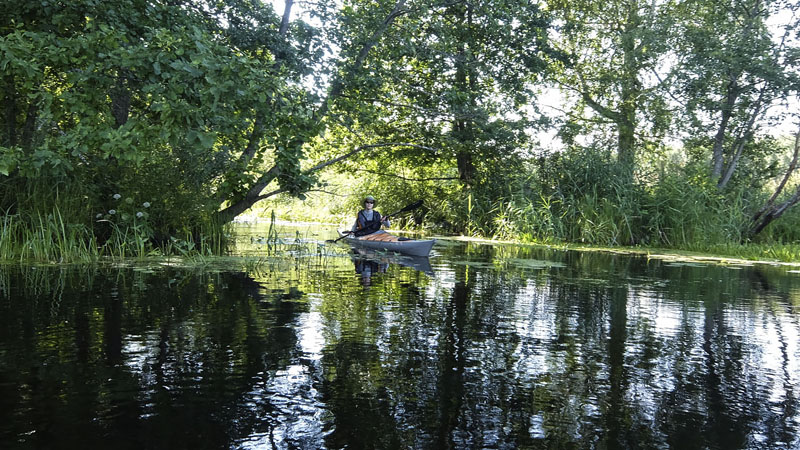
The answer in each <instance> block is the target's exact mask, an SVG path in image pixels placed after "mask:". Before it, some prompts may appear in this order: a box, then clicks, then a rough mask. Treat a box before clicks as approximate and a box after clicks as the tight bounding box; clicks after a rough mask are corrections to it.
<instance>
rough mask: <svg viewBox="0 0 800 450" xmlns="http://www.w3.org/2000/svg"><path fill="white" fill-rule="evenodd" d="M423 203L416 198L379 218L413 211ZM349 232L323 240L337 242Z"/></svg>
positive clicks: (348, 234)
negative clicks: (412, 201) (401, 207)
mask: <svg viewBox="0 0 800 450" xmlns="http://www.w3.org/2000/svg"><path fill="white" fill-rule="evenodd" d="M423 203H424V202H423V201H422V200H417V201H415V202H414V203H412V204H410V205H406V206H405V207H404V208H403V209H400V210H398V211H395V212H393V213H391V214H387V215H385V216H383V217H382V218H381V219H388V218H389V217H394V216H396V215H398V214H402V213H404V212H409V211H413V210H415V209H417V208H419V207H420V206H422V204H423ZM375 231H378V230H375ZM351 234H353V232H352V231H348V232H346V233H345V234H343V235H342V236H341V237H339V238H336V239H328V240H326V241H325V242H330V243H335V242H339V241H340V240H341V239H344V238H346V237H347V236H350V235H351Z"/></svg>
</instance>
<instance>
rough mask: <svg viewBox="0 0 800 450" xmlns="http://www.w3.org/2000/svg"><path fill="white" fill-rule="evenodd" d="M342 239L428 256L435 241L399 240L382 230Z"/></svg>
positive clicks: (365, 245) (350, 242)
mask: <svg viewBox="0 0 800 450" xmlns="http://www.w3.org/2000/svg"><path fill="white" fill-rule="evenodd" d="M344 235H345V233H344V232H342V231H341V230H339V236H344ZM344 240H345V241H347V242H348V243H349V244H352V245H354V246H358V247H363V248H369V249H372V250H384V251H390V252H397V253H403V254H405V255H410V256H428V255H429V254H430V252H431V249H432V248H433V244H434V243H435V242H436V240H435V239H409V240H405V241H401V240H399V238H398V237H397V236H395V235H393V234H389V233H387V232H385V231H382V230H381V231H377V232H375V233H372V234H368V235H366V236H361V237H354V236H347V237H345V238H344Z"/></svg>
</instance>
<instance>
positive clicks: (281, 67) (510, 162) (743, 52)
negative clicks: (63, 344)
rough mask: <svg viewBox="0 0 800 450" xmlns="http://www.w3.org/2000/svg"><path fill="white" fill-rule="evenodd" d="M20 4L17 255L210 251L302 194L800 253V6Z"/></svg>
mask: <svg viewBox="0 0 800 450" xmlns="http://www.w3.org/2000/svg"><path fill="white" fill-rule="evenodd" d="M6 3H7V5H6V6H5V8H4V12H3V15H2V16H0V70H1V71H2V72H0V73H2V81H1V83H2V91H1V92H0V103H1V104H2V108H0V123H2V126H0V210H2V214H3V219H2V221H0V226H2V228H0V255H2V257H0V259H12V258H36V259H49V260H59V259H70V258H75V257H77V256H79V255H83V256H86V255H90V256H91V255H94V256H99V255H103V254H111V255H120V256H124V255H142V254H148V253H150V252H153V251H168V252H186V251H192V250H193V249H196V248H197V246H198V245H201V246H202V247H203V248H206V249H208V248H212V247H213V245H207V244H209V243H218V242H219V239H218V236H219V235H220V230H221V226H222V225H224V224H226V223H229V222H230V221H232V220H234V219H235V218H236V217H237V216H239V215H241V214H243V213H245V212H246V211H247V210H248V209H249V208H251V207H253V206H255V205H257V204H258V203H259V202H262V201H263V200H270V201H273V200H277V201H282V202H285V201H287V199H295V200H298V199H299V200H300V201H302V200H305V199H306V195H307V194H308V193H309V192H328V193H330V192H334V193H338V194H350V195H347V196H345V195H339V196H327V197H325V201H324V203H325V204H326V205H327V206H331V208H328V209H326V211H332V214H335V213H337V212H341V211H345V210H346V211H352V210H353V208H355V207H356V205H357V203H358V202H359V200H358V199H359V197H360V195H362V194H363V193H365V192H370V193H372V194H373V195H376V196H378V197H379V199H380V200H381V203H382V208H383V209H384V210H391V209H395V207H396V208H397V209H399V208H400V207H402V206H403V205H404V204H406V203H408V202H409V199H416V198H423V199H425V200H426V205H427V206H426V208H425V210H421V211H417V213H416V214H415V215H414V217H413V219H414V220H413V221H412V220H409V223H408V225H409V226H420V227H431V228H434V229H437V231H439V232H442V231H445V232H453V233H466V234H471V235H481V236H491V237H501V238H513V239H522V240H529V241H547V242H561V241H567V242H582V243H592V244H599V245H647V246H661V247H672V248H687V249H708V248H713V247H714V246H739V245H741V244H746V243H750V242H761V243H765V244H768V245H771V244H792V243H796V242H797V241H798V240H800V231H798V229H799V227H797V226H796V225H797V223H798V214H800V213H798V212H797V209H796V208H793V206H794V205H795V204H796V203H798V201H800V180H798V177H797V174H796V173H795V170H796V168H797V161H798V154H800V144H798V140H797V139H795V136H793V135H794V134H795V133H794V132H793V131H791V130H789V129H787V128H780V130H788V131H783V132H778V131H776V130H779V128H778V126H779V125H781V124H787V123H789V124H791V123H793V120H796V118H797V117H796V114H797V112H796V109H797V108H796V105H797V97H798V90H799V89H800V74H799V73H798V72H799V71H798V67H800V35H799V34H798V30H800V27H798V15H799V14H800V10H799V9H800V8H799V7H798V5H797V4H796V3H795V2H788V1H782V0H674V1H660V2H644V1H641V0H605V1H602V2H600V1H595V0H578V1H570V2H565V1H561V0H542V1H541V2H534V1H532V0H520V1H515V2H505V1H499V0H484V1H478V0H463V1H442V2H439V1H433V2H431V1H421V0H395V1H362V0H345V1H343V2H341V3H340V4H338V5H336V4H334V3H335V2H318V4H305V3H304V4H301V5H299V6H301V7H302V8H298V5H295V4H294V2H293V1H292V0H285V2H284V4H283V5H281V6H282V10H281V11H278V12H276V11H275V10H274V9H273V7H272V6H271V5H270V4H264V3H262V1H261V0H226V1H212V0H152V1H151V0H120V1H115V2H106V1H101V0H70V1H65V0H62V1H57V0H36V1H30V0H9V1H8V2H6ZM279 13H280V14H279ZM792 114H795V116H794V117H793V116H792ZM796 137H798V138H800V133H797V134H796ZM343 179H356V180H357V182H355V183H354V182H352V181H350V182H347V183H340V181H341V180H343ZM318 202H319V200H318ZM319 216H320V214H319V212H318V213H317V214H315V218H317V219H319V218H320V217H319ZM298 218H299V217H298Z"/></svg>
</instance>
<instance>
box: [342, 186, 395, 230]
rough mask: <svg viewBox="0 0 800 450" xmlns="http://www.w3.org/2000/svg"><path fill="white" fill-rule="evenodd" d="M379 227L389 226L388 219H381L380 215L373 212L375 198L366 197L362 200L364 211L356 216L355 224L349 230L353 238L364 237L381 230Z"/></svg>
mask: <svg viewBox="0 0 800 450" xmlns="http://www.w3.org/2000/svg"><path fill="white" fill-rule="evenodd" d="M381 225H384V226H387V227H388V226H389V219H387V218H386V217H381V213H379V212H378V211H375V198H374V197H373V196H371V195H368V196H366V197H365V198H364V209H362V210H361V211H359V212H358V214H357V215H356V223H354V224H353V228H352V229H351V230H350V231H352V232H353V235H355V236H366V235H368V234H372V233H374V232H376V231H378V230H380V229H381Z"/></svg>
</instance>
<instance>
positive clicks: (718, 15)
mask: <svg viewBox="0 0 800 450" xmlns="http://www.w3.org/2000/svg"><path fill="white" fill-rule="evenodd" d="M796 9H797V5H796V4H789V3H786V2H783V1H781V0H777V1H776V0H729V1H723V2H720V1H704V0H689V1H684V2H681V3H680V5H679V8H678V11H679V12H680V14H681V15H682V20H681V21H680V26H681V28H680V31H681V32H680V33H678V34H677V36H680V38H679V39H678V40H677V41H676V46H678V48H679V49H680V50H682V53H683V54H685V55H686V57H685V58H684V59H683V60H682V61H681V62H680V64H678V65H676V67H675V69H674V70H675V71H676V73H677V76H676V79H677V80H678V82H677V83H676V86H677V87H678V90H677V94H676V95H677V96H678V97H680V99H681V102H682V103H683V104H685V105H686V109H685V111H686V115H687V119H688V124H689V126H690V129H691V132H692V133H696V134H698V135H706V136H709V137H710V140H711V147H712V149H711V157H710V167H711V170H710V176H711V178H712V180H713V181H714V182H715V183H716V184H717V186H718V187H719V188H720V189H725V187H726V186H728V184H729V183H730V181H731V179H732V177H733V175H734V174H735V172H736V170H737V168H738V167H739V163H740V161H741V159H742V157H743V156H744V154H745V150H746V149H747V144H748V143H750V142H752V141H753V139H754V138H755V137H756V136H757V134H758V133H759V130H760V128H761V127H762V126H763V125H764V124H765V123H766V121H765V119H767V114H768V113H769V110H770V108H771V107H773V106H774V105H776V104H779V103H785V102H786V100H787V98H789V96H790V95H791V94H792V92H796V90H797V88H798V78H797V75H798V74H797V68H798V64H799V63H800V59H798V57H799V56H800V53H798V47H797V46H796V45H794V46H793V44H792V41H793V39H792V32H793V31H792V30H793V29H794V28H796V27H797V25H798V19H797V17H796V16H794V15H793V17H792V19H791V20H790V21H789V22H788V23H784V24H782V25H781V26H780V27H779V33H780V34H781V35H780V36H778V37H777V39H776V37H775V36H773V31H772V30H771V29H770V26H769V25H768V24H769V22H770V20H771V18H772V17H774V16H777V15H778V13H779V12H780V11H782V10H783V11H792V10H795V13H796ZM795 39H796V38H795Z"/></svg>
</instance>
